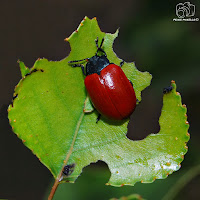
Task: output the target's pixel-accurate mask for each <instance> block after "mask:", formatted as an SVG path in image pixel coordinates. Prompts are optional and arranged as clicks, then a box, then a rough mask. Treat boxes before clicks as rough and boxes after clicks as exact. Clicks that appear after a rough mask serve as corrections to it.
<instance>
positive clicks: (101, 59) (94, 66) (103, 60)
mask: <svg viewBox="0 0 200 200" xmlns="http://www.w3.org/2000/svg"><path fill="white" fill-rule="evenodd" d="M95 42H96V47H97V51H96V54H95V56H93V57H91V58H84V59H81V60H73V61H69V62H68V63H78V62H82V61H87V64H86V73H85V68H84V65H83V64H73V67H81V68H82V71H83V74H84V75H86V76H87V75H90V74H94V73H97V74H99V75H100V73H101V70H102V69H104V68H105V67H107V66H108V65H109V64H110V62H109V60H108V58H107V55H106V52H105V51H104V50H103V49H102V48H101V47H102V45H103V42H104V38H103V39H102V41H101V44H100V46H99V45H98V37H97V39H96V40H95Z"/></svg>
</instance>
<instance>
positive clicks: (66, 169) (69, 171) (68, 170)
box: [63, 163, 75, 176]
mask: <svg viewBox="0 0 200 200" xmlns="http://www.w3.org/2000/svg"><path fill="white" fill-rule="evenodd" d="M74 168H75V164H74V163H73V164H70V165H66V166H64V169H63V174H65V175H66V176H69V175H71V174H72V172H73V171H74Z"/></svg>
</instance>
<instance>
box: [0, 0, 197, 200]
mask: <svg viewBox="0 0 200 200" xmlns="http://www.w3.org/2000/svg"><path fill="white" fill-rule="evenodd" d="M177 3H179V1H174V0H166V1H158V0H157V1H155V0H154V1H153V0H149V1H148V0H140V1H135V0H123V1H118V0H115V1H111V0H101V1H94V0H85V1H81V0H73V1H66V0H48V1H47V0H46V1H45V0H29V1H27V0H26V1H25V0H17V1H16V0H13V1H12V0H6V1H3V0H1V1H0V198H6V199H20V200H25V199H29V200H32V199H34V200H35V199H37V200H42V199H45V195H47V194H48V193H49V191H48V190H49V189H50V187H51V185H52V181H53V179H52V176H51V174H50V172H49V171H48V169H47V168H45V167H44V166H43V165H42V164H41V163H40V162H39V160H38V159H37V158H36V157H35V156H34V155H33V154H32V153H31V151H30V150H29V149H28V148H26V147H25V146H24V145H23V144H22V142H21V141H20V140H19V139H18V138H17V136H16V135H15V134H14V133H13V132H12V130H11V127H10V126H9V123H8V119H7V107H8V104H9V103H10V101H11V100H12V94H13V91H14V87H15V85H16V84H17V83H18V82H19V80H20V78H21V75H20V70H19V67H18V64H17V60H18V59H20V60H22V61H24V62H25V64H26V66H28V67H32V66H33V64H34V62H35V61H36V59H37V58H39V57H40V58H42V57H45V58H47V59H49V60H61V59H63V58H64V57H66V56H67V55H68V54H69V51H70V48H69V44H68V43H66V42H65V41H64V38H66V37H68V36H69V35H70V34H71V33H72V32H73V31H74V30H75V29H76V28H77V27H78V25H79V23H80V22H81V20H82V19H83V18H84V16H88V17H89V18H93V17H97V20H98V23H99V26H100V28H101V30H102V31H104V32H111V33H114V32H115V31H116V29H117V28H119V27H120V33H119V37H118V38H117V39H116V40H115V44H114V50H115V52H116V53H117V55H118V56H119V57H120V58H122V59H124V60H125V61H135V63H136V66H137V68H138V69H139V70H140V71H149V72H150V73H151V74H152V75H153V80H152V84H151V86H150V87H149V88H147V89H146V90H145V91H144V92H143V93H142V98H143V101H142V103H140V105H139V106H138V107H137V109H136V111H135V112H134V115H133V116H132V118H131V124H129V132H128V137H129V138H131V139H134V140H135V139H143V138H144V137H146V136H147V135H148V134H149V133H152V132H154V133H156V132H158V131H159V125H158V119H159V116H160V111H161V107H162V90H163V88H164V87H166V86H168V85H169V84H170V81H171V80H175V81H176V84H177V90H178V91H179V92H180V93H181V95H182V101H183V103H184V104H186V105H187V108H188V121H189V123H190V129H189V132H190V134H191V140H190V141H189V143H188V146H189V152H188V153H187V154H186V156H185V160H184V161H183V163H182V168H181V170H179V171H178V172H175V173H173V174H172V175H170V176H169V177H168V178H167V179H165V180H156V181H155V182H154V183H152V184H141V183H137V184H136V186H134V187H130V186H124V187H122V188H114V187H111V186H105V183H106V182H107V181H108V179H109V170H108V168H107V165H106V164H104V163H102V162H98V163H97V164H92V165H91V166H89V167H87V168H86V169H84V171H83V174H82V175H81V177H79V178H78V179H77V182H76V183H75V184H63V185H62V186H60V188H59V190H58V191H57V194H56V198H55V199H61V200H62V199H109V198H111V197H120V196H123V195H129V194H132V193H140V194H141V195H142V196H143V197H145V198H146V199H154V200H155V199H161V197H162V196H163V195H164V194H165V193H167V191H168V190H169V189H170V188H171V187H172V186H173V185H174V184H175V183H176V181H177V180H178V179H179V178H180V177H181V176H182V175H183V174H185V173H186V172H187V171H188V170H189V169H190V168H192V167H193V166H196V165H197V164H199V163H200V156H199V155H200V148H199V142H200V134H199V121H200V117H199V113H200V106H199V97H200V78H199V74H200V64H199V62H200V22H174V21H173V18H177V16H176V15H175V6H176V4H177ZM191 3H193V4H194V5H195V6H196V14H195V17H198V18H200V2H199V1H198V0H196V1H195V0H193V1H192V0H191ZM199 187H200V178H199V177H198V176H197V177H196V178H194V179H193V180H192V181H191V182H190V183H189V184H188V185H187V189H186V188H185V189H183V190H181V192H180V193H179V194H178V196H177V197H176V199H200V192H199ZM62 195H63V196H62Z"/></svg>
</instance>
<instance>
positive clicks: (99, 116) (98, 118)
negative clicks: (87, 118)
mask: <svg viewBox="0 0 200 200" xmlns="http://www.w3.org/2000/svg"><path fill="white" fill-rule="evenodd" d="M100 118H101V114H100V113H99V115H98V117H97V120H96V123H98V121H99V120H100Z"/></svg>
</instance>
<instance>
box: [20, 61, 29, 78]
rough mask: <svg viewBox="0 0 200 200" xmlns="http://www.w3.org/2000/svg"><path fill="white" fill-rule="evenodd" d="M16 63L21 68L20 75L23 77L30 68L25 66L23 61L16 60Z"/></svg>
mask: <svg viewBox="0 0 200 200" xmlns="http://www.w3.org/2000/svg"><path fill="white" fill-rule="evenodd" d="M18 63H19V67H20V70H21V74H22V77H24V76H26V75H27V74H29V73H30V69H29V68H28V67H26V66H25V64H24V63H23V62H21V61H18Z"/></svg>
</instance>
